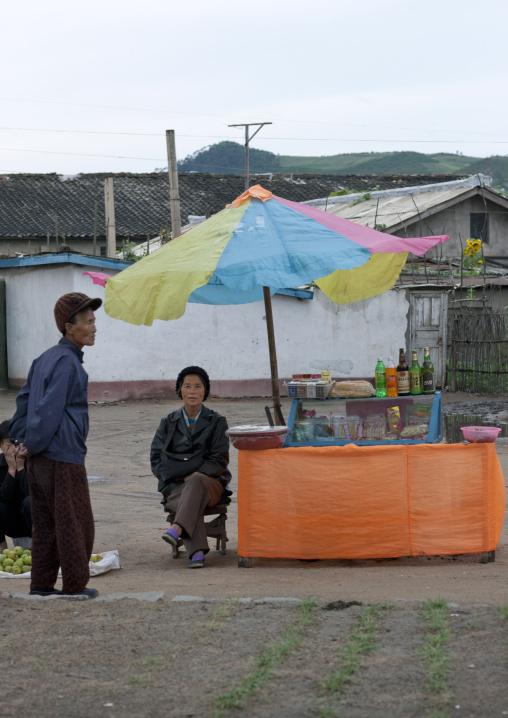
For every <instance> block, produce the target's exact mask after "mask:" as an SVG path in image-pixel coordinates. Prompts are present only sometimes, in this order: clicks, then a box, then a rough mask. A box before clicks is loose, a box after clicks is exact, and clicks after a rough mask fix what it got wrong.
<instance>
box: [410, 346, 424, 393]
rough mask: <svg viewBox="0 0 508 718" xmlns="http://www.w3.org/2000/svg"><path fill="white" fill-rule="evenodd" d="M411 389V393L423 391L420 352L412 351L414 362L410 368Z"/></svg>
mask: <svg viewBox="0 0 508 718" xmlns="http://www.w3.org/2000/svg"><path fill="white" fill-rule="evenodd" d="M409 391H410V393H411V394H421V393H422V370H421V369H420V365H419V364H418V352H412V363H411V367H410V369H409Z"/></svg>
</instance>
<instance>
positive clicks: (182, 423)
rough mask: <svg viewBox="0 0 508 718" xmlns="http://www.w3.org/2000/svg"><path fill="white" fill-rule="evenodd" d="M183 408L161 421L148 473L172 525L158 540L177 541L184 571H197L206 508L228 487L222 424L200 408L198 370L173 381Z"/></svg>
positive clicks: (204, 393)
mask: <svg viewBox="0 0 508 718" xmlns="http://www.w3.org/2000/svg"><path fill="white" fill-rule="evenodd" d="M176 393H177V395H178V396H179V397H180V399H182V400H183V407H181V408H180V409H177V410H176V411H173V412H171V413H170V414H168V416H165V417H164V418H163V419H162V420H161V423H160V425H159V428H158V429H157V433H156V434H155V437H154V439H153V442H152V448H151V451H150V462H151V465H152V471H153V473H154V474H155V476H156V477H157V478H158V479H159V486H158V488H159V491H160V492H161V493H162V495H163V497H164V501H163V502H162V503H165V504H166V507H167V508H168V509H169V510H170V511H171V512H172V513H174V514H175V521H174V523H173V524H172V525H171V527H170V528H169V529H168V530H167V531H166V533H165V534H164V536H163V537H162V538H163V539H164V541H167V543H169V544H171V545H173V546H175V545H177V543H178V539H179V538H180V537H181V538H182V541H183V545H184V547H185V550H186V551H187V553H188V555H189V558H190V561H189V564H188V567H189V568H203V566H204V560H205V554H206V553H208V551H209V548H208V539H207V536H206V527H205V521H204V517H203V514H204V510H205V508H206V507H207V506H215V505H216V504H218V503H220V501H221V499H222V497H223V495H224V494H226V495H228V496H229V495H231V491H229V490H228V489H227V488H226V487H227V485H228V484H229V482H230V481H231V474H230V472H229V471H228V463H229V439H228V437H227V436H226V429H227V428H228V425H227V422H226V419H225V418H224V417H223V416H221V415H220V414H218V413H217V412H216V411H212V410H211V409H208V408H207V407H206V406H204V405H203V402H204V401H205V400H206V399H207V398H208V395H209V394H210V379H209V378H208V374H207V373H206V371H205V370H204V369H202V368H201V367H199V366H189V367H186V368H185V369H183V370H182V371H181V372H180V374H179V375H178V379H177V380H176Z"/></svg>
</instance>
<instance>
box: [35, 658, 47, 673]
mask: <svg viewBox="0 0 508 718" xmlns="http://www.w3.org/2000/svg"><path fill="white" fill-rule="evenodd" d="M35 670H37V671H41V673H44V672H45V671H47V670H48V666H47V664H46V659H45V658H44V657H41V659H40V661H39V662H38V663H36V664H35Z"/></svg>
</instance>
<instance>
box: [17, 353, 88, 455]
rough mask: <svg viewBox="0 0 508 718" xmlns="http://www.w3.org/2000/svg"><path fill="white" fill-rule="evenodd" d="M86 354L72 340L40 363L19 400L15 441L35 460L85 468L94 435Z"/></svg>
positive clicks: (29, 375)
mask: <svg viewBox="0 0 508 718" xmlns="http://www.w3.org/2000/svg"><path fill="white" fill-rule="evenodd" d="M82 363H83V352H82V351H80V350H79V349H78V347H77V346H76V345H75V344H73V343H72V342H70V341H68V340H67V339H60V341H59V343H58V344H57V345H56V346H54V347H51V349H48V350H47V351H45V352H44V354H41V356H40V357H38V358H37V359H35V361H34V362H33V364H32V366H31V367H30V372H29V374H28V379H27V381H26V384H25V385H24V387H23V388H22V389H21V391H20V392H19V394H18V398H17V399H16V407H17V409H16V413H15V414H14V416H13V417H12V419H11V423H10V425H9V438H10V439H11V441H12V442H14V443H16V444H17V443H19V442H23V443H24V445H25V446H26V448H27V449H28V451H29V452H30V454H32V456H37V455H41V456H45V457H46V458H48V459H53V460H54V461H63V462H66V463H69V464H84V463H85V455H86V444H85V441H86V436H87V434H88V394H87V387H88V374H87V373H86V371H85V370H84V369H83V367H82Z"/></svg>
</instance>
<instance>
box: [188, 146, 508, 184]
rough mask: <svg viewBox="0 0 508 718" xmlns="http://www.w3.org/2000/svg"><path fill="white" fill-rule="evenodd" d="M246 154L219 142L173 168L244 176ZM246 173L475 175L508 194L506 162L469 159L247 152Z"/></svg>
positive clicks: (418, 154) (442, 154)
mask: <svg viewBox="0 0 508 718" xmlns="http://www.w3.org/2000/svg"><path fill="white" fill-rule="evenodd" d="M244 167H245V150H244V147H243V145H240V144H238V143H237V142H219V143H217V144H215V145H210V146H209V147H204V148H203V149H201V150H199V151H197V152H195V153H194V154H192V155H189V156H188V157H186V158H185V159H184V160H181V161H180V162H179V163H178V169H179V171H180V172H209V173H211V174H238V175H240V174H243V172H244ZM249 168H250V172H251V173H252V174H257V173H264V172H274V173H292V172H300V173H309V174H328V175H331V174H337V175H355V174H357V175H368V174H376V175H384V174H459V175H464V174H475V173H476V172H482V173H483V174H485V175H489V176H490V177H492V179H493V181H494V187H496V188H505V187H506V188H508V156H501V155H494V156H492V157H468V156H466V155H460V154H447V153H445V152H438V153H436V154H430V155H426V154H423V153H421V152H356V153H354V152H352V153H348V154H341V155H331V156H324V157H298V156H290V155H276V154H274V153H273V152H267V151H266V150H257V149H255V148H251V149H250V151H249Z"/></svg>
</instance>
